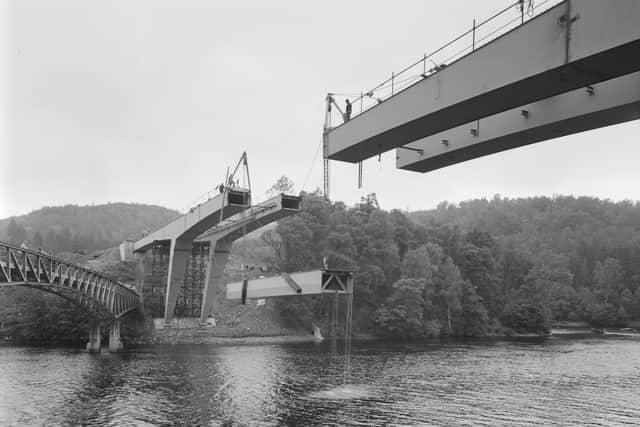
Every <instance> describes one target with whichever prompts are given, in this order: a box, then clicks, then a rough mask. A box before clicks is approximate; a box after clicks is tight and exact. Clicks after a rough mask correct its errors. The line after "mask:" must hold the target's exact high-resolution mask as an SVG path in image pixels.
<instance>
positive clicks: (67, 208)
mask: <svg viewBox="0 0 640 427" xmlns="http://www.w3.org/2000/svg"><path fill="white" fill-rule="evenodd" d="M178 216H180V213H179V212H178V211H175V210H172V209H167V208H164V207H162V206H154V205H145V204H139V203H107V204H102V205H90V206H78V205H64V206H47V207H43V208H41V209H38V210H35V211H33V212H30V213H28V214H26V215H21V216H16V217H11V218H6V219H2V220H0V239H2V240H5V241H9V242H12V243H16V244H20V243H21V242H22V241H27V243H28V245H29V246H30V247H33V248H38V247H42V248H45V249H46V250H49V251H54V252H79V253H86V252H90V251H94V250H98V249H105V248H110V247H113V246H115V245H117V244H119V243H120V242H122V241H123V240H125V239H138V238H140V237H141V236H142V233H143V232H144V231H145V230H146V231H152V230H154V229H156V228H159V227H161V226H163V225H165V224H167V223H169V222H170V221H171V220H173V219H175V218H177V217H178Z"/></svg>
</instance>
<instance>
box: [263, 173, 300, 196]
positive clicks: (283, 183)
mask: <svg viewBox="0 0 640 427" xmlns="http://www.w3.org/2000/svg"><path fill="white" fill-rule="evenodd" d="M294 187H295V184H294V182H293V181H291V180H290V179H289V178H288V177H286V176H285V175H282V176H281V177H280V178H278V180H277V181H276V182H275V184H273V185H272V186H271V188H269V189H268V190H267V194H268V195H269V197H273V196H275V195H277V194H282V193H284V194H291V192H292V191H293V188H294Z"/></svg>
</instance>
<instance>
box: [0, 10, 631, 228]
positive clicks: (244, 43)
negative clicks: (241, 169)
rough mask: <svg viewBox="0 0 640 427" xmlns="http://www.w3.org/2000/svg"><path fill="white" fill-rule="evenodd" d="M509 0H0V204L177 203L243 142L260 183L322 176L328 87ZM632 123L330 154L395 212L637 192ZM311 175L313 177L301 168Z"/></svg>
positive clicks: (12, 207)
mask: <svg viewBox="0 0 640 427" xmlns="http://www.w3.org/2000/svg"><path fill="white" fill-rule="evenodd" d="M506 4H508V2H507V1H505V0H485V1H482V2H469V1H463V0H454V1H425V0H415V1H403V2H388V1H385V2H383V1H371V0H366V1H365V0H362V1H349V2H345V1H337V0H336V1H318V2H314V3H311V2H306V1H304V2H302V1H296V0H291V1H278V0H272V1H268V2H266V1H257V0H256V1H252V2H248V1H237V0H235V1H228V2H218V1H216V2H214V1H177V0H176V1H159V0H145V1H131V0H126V1H88V0H72V1H70V0H56V1H45V0H41V1H33V0H15V1H9V2H2V3H0V16H1V17H2V19H3V20H6V21H5V22H3V23H2V25H3V26H4V28H5V30H4V31H3V32H2V38H3V40H2V43H1V44H0V58H2V59H3V61H2V63H1V67H2V68H1V69H2V73H3V78H2V79H0V91H1V93H2V95H3V96H2V100H3V102H2V103H1V104H0V113H1V114H0V131H1V132H0V138H1V140H0V218H3V217H7V216H10V215H20V214H24V213H27V212H29V211H31V210H34V209H37V208H39V207H41V206H43V205H62V204H68V203H74V204H80V205H84V204H91V203H95V204H99V203H106V202H109V201H111V202H114V201H125V202H139V203H150V204H158V205H162V206H167V207H170V208H175V209H180V210H184V209H185V207H186V206H188V204H189V203H190V202H191V201H193V200H194V199H195V198H196V197H197V196H198V195H200V194H202V193H205V192H206V191H208V190H210V189H211V188H213V187H214V186H215V185H216V184H218V183H219V182H220V181H222V179H223V178H224V174H225V171H226V167H227V165H231V164H233V163H235V162H236V161H237V159H238V157H239V156H240V154H241V153H242V151H243V150H247V152H248V155H249V163H250V168H251V174H252V176H251V177H252V184H253V190H254V194H255V195H256V198H260V196H261V195H262V194H263V193H264V192H265V190H266V189H267V188H269V187H270V186H271V184H273V182H275V181H276V179H277V178H278V177H279V176H281V175H286V176H288V177H290V178H291V179H292V180H293V181H294V182H295V183H296V184H297V188H296V189H297V190H300V189H301V188H302V186H303V185H304V189H305V190H313V189H315V188H316V187H322V159H321V155H318V156H317V157H315V158H314V155H315V154H316V153H317V149H318V146H319V144H320V142H321V137H322V133H321V132H322V124H323V107H324V97H325V94H326V93H327V92H329V91H331V92H348V93H354V92H355V93H357V92H360V91H361V90H366V89H368V88H370V87H371V86H373V85H375V84H376V83H378V82H379V81H381V80H383V79H385V78H387V77H388V76H389V75H390V73H391V71H394V70H399V69H401V68H403V67H404V66H405V65H407V64H409V63H411V62H413V61H414V60H416V59H417V58H419V57H421V56H422V54H423V53H424V52H426V51H429V50H432V49H434V48H436V47H438V46H439V45H441V44H442V43H444V42H446V41H448V40H449V39H451V38H452V37H454V36H456V35H458V34H459V33H461V32H462V31H464V30H466V29H467V28H468V27H469V26H470V25H471V22H472V19H473V18H479V19H480V18H485V17H487V16H488V15H490V14H491V13H493V12H495V11H497V10H499V9H500V8H502V7H504V6H505V5H506ZM639 144H640V122H638V121H636V122H631V123H627V124H623V125H617V126H613V127H609V128H604V129H599V130H596V131H591V132H587V133H583V134H578V135H574V136H570V137H565V138H560V139H556V140H553V141H548V142H544V143H539V144H536V145H533V146H529V147H524V148H520V149H516V150H512V151H509V152H505V153H501V154H497V155H492V156H489V157H485V158H482V159H477V160H473V161H469V162H466V163H462V164H458V165H455V166H451V167H448V168H445V169H442V170H439V171H435V172H430V173H427V174H417V173H413V172H407V171H401V170H397V169H395V159H394V156H395V153H394V152H389V153H387V154H385V155H383V158H382V161H381V162H378V161H377V159H371V160H368V161H366V162H365V164H364V188H362V189H361V190H358V189H357V186H356V180H357V175H356V166H355V165H351V164H343V163H337V162H332V182H331V184H332V198H333V199H336V200H343V201H345V202H346V203H348V204H352V203H354V202H356V201H357V200H359V198H360V196H361V195H363V194H367V193H371V192H375V193H377V194H378V199H379V201H380V203H381V205H382V207H384V208H386V209H391V208H401V209H411V210H415V209H425V208H432V207H435V206H436V205H437V204H438V203H439V202H441V201H443V200H448V201H452V202H458V201H461V200H466V199H470V198H477V197H492V196H493V195H494V194H501V195H503V196H508V197H517V196H531V195H553V194H574V195H594V196H598V197H604V198H611V199H614V200H622V199H632V200H639V199H640V168H639V167H638V166H637V164H638V159H639V158H640V148H639ZM307 176H309V178H308V180H307Z"/></svg>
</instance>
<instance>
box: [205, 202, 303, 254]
mask: <svg viewBox="0 0 640 427" xmlns="http://www.w3.org/2000/svg"><path fill="white" fill-rule="evenodd" d="M301 203H302V198H301V197H299V196H291V195H287V194H278V195H277V196H275V197H272V198H270V199H269V200H266V201H264V202H262V203H258V204H257V205H254V206H251V207H250V208H249V209H247V210H245V211H243V212H241V213H239V214H237V215H234V216H233V217H231V218H229V219H227V220H226V221H223V222H221V223H220V224H218V225H216V226H215V227H213V228H211V229H210V230H208V231H206V232H205V233H203V234H202V235H200V236H198V237H197V238H196V239H195V240H194V241H195V242H203V241H211V240H221V239H225V240H231V241H233V240H236V239H238V238H239V237H242V236H243V235H245V234H248V233H251V232H252V231H255V230H257V229H258V228H260V227H263V226H265V225H267V224H269V223H272V222H274V221H278V220H280V219H282V218H285V217H287V216H289V215H293V214H296V213H298V212H300V209H301Z"/></svg>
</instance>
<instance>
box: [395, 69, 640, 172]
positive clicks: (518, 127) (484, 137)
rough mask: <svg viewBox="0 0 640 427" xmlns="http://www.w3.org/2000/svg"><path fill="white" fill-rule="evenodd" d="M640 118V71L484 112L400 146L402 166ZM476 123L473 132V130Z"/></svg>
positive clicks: (443, 162) (446, 161)
mask: <svg viewBox="0 0 640 427" xmlns="http://www.w3.org/2000/svg"><path fill="white" fill-rule="evenodd" d="M636 119H640V72H637V73H633V74H629V75H626V76H623V77H618V78H616V79H612V80H608V81H606V82H602V83H599V84H597V85H592V86H588V87H584V88H580V89H576V90H574V91H572V92H568V93H564V94H561V95H557V96H554V97H551V98H547V99H545V100H542V101H538V102H534V103H532V104H527V105H523V106H522V107H518V108H514V109H511V110H508V111H505V112H503V113H499V114H495V115H493V116H489V117H485V118H483V119H480V120H479V121H477V122H472V123H467V124H465V125H462V126H458V127H456V128H453V129H449V130H447V131H445V132H441V133H438V134H436V135H432V136H429V137H427V138H423V139H421V140H418V141H416V142H414V143H411V144H409V145H407V147H408V148H410V150H408V149H404V148H398V149H397V151H396V159H397V161H396V165H397V167H398V168H400V169H406V170H411V171H415V172H428V171H432V170H435V169H439V168H442V167H445V166H448V165H452V164H455V163H460V162H463V161H466V160H470V159H474V158H477V157H482V156H485V155H488V154H492V153H497V152H500V151H504V150H509V149H512V148H516V147H520V146H524V145H528V144H533V143H536V142H539V141H545V140H549V139H553V138H557V137H561V136H565V135H570V134H574V133H578V132H583V131H586V130H590V129H595V128H599V127H603V126H608V125H612V124H616V123H621V122H626V121H630V120H636ZM472 129H473V130H475V129H477V133H471V132H470V131H471V130H472Z"/></svg>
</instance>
